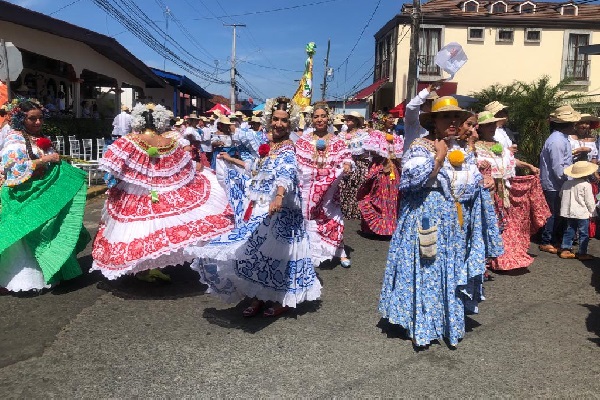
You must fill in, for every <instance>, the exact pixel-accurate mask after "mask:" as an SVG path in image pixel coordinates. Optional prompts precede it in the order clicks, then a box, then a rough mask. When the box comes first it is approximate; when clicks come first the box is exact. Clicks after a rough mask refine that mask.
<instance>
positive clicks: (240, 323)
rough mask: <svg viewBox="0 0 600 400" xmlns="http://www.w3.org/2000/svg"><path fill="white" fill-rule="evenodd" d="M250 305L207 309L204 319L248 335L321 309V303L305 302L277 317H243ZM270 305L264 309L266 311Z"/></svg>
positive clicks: (246, 302)
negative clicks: (273, 324)
mask: <svg viewBox="0 0 600 400" xmlns="http://www.w3.org/2000/svg"><path fill="white" fill-rule="evenodd" d="M249 305H250V300H249V299H246V300H244V301H242V302H240V303H239V304H238V305H236V306H235V307H230V308H226V309H222V310H217V309H216V308H206V309H205V310H204V313H203V315H202V316H203V317H204V318H206V320H207V321H208V322H209V323H210V324H213V325H217V326H220V327H222V328H228V329H240V330H242V331H244V332H247V333H257V332H260V331H261V330H263V329H264V328H266V327H267V326H269V325H271V324H272V323H273V322H275V321H276V320H278V319H288V318H293V319H296V318H298V317H301V316H303V315H304V314H308V313H313V312H317V311H318V310H319V308H321V301H320V300H317V301H310V302H304V303H301V304H299V305H298V307H297V308H291V309H289V310H288V311H287V312H285V313H283V314H281V315H279V316H277V317H263V315H262V312H261V313H259V314H258V315H256V316H254V317H250V318H246V317H243V316H242V312H243V311H244V309H245V308H246V307H248V306H249ZM267 307H268V304H267V305H266V306H265V307H263V310H265V309H266V308H267Z"/></svg>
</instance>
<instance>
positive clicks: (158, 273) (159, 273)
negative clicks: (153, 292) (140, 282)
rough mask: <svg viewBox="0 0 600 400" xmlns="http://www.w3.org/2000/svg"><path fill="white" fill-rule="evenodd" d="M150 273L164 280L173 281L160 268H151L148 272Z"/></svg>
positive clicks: (153, 276)
mask: <svg viewBox="0 0 600 400" xmlns="http://www.w3.org/2000/svg"><path fill="white" fill-rule="evenodd" d="M148 275H149V276H151V277H152V278H156V279H160V280H161V281H164V282H171V277H170V276H169V275H167V274H165V273H164V272H162V271H161V270H160V269H151V270H150V272H148Z"/></svg>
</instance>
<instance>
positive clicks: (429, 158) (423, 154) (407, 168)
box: [400, 144, 434, 192]
mask: <svg viewBox="0 0 600 400" xmlns="http://www.w3.org/2000/svg"><path fill="white" fill-rule="evenodd" d="M433 166H434V157H433V154H432V153H431V152H430V151H429V150H428V149H427V148H425V147H424V146H421V145H417V144H413V145H412V146H410V147H409V149H408V150H407V151H406V153H404V157H403V158H402V178H401V179H400V190H401V191H403V192H411V191H418V190H420V189H422V188H423V187H424V186H425V184H426V183H427V180H428V179H429V175H431V172H432V171H433Z"/></svg>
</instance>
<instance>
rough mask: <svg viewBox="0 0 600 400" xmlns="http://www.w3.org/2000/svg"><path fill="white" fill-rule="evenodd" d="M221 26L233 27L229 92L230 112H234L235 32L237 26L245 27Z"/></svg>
mask: <svg viewBox="0 0 600 400" xmlns="http://www.w3.org/2000/svg"><path fill="white" fill-rule="evenodd" d="M223 26H232V27H233V44H232V45H231V91H230V97H231V99H230V106H231V107H230V108H231V112H232V113H233V112H235V103H236V97H237V96H236V95H237V85H236V84H235V30H236V28H237V27H238V26H241V27H245V26H246V25H244V24H229V25H226V24H223Z"/></svg>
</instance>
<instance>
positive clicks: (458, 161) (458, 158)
mask: <svg viewBox="0 0 600 400" xmlns="http://www.w3.org/2000/svg"><path fill="white" fill-rule="evenodd" d="M448 161H450V164H451V165H452V166H453V167H455V168H458V167H460V166H461V165H462V164H463V163H464V162H465V155H464V153H463V152H462V151H460V150H452V151H451V152H449V153H448Z"/></svg>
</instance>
